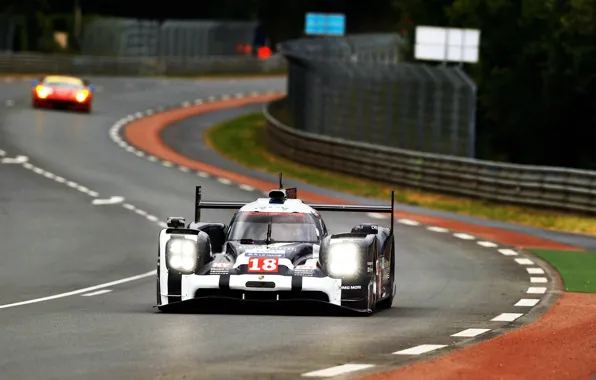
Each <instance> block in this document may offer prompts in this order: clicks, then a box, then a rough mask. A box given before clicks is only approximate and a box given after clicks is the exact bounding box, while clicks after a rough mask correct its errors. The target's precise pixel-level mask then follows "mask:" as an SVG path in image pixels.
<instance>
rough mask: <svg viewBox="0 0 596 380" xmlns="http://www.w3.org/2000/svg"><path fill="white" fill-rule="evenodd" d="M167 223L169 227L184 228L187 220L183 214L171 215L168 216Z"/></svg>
mask: <svg viewBox="0 0 596 380" xmlns="http://www.w3.org/2000/svg"><path fill="white" fill-rule="evenodd" d="M166 224H167V225H168V227H169V228H184V225H185V224H186V220H185V219H184V218H183V217H181V216H171V217H169V218H168V220H167V222H166Z"/></svg>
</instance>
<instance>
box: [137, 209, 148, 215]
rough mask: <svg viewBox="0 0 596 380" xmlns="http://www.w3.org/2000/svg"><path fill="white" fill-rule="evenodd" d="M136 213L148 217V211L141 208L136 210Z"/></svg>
mask: <svg viewBox="0 0 596 380" xmlns="http://www.w3.org/2000/svg"><path fill="white" fill-rule="evenodd" d="M135 213H137V214H139V215H141V216H147V211H145V210H141V209H140V208H137V209H135Z"/></svg>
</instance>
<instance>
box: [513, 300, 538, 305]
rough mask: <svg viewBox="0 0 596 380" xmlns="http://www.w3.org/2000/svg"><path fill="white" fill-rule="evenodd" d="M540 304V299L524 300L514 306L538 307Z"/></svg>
mask: <svg viewBox="0 0 596 380" xmlns="http://www.w3.org/2000/svg"><path fill="white" fill-rule="evenodd" d="M538 302H540V300H539V299H535V298H522V299H521V300H519V301H517V303H516V304H515V305H513V306H529V307H532V306H536V305H537V304H538Z"/></svg>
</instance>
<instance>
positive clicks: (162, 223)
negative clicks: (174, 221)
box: [157, 222, 168, 228]
mask: <svg viewBox="0 0 596 380" xmlns="http://www.w3.org/2000/svg"><path fill="white" fill-rule="evenodd" d="M157 225H158V226H160V227H161V228H168V224H167V223H166V222H159V223H157Z"/></svg>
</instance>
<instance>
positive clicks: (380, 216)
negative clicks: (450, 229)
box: [366, 212, 387, 219]
mask: <svg viewBox="0 0 596 380" xmlns="http://www.w3.org/2000/svg"><path fill="white" fill-rule="evenodd" d="M366 215H367V216H369V217H370V218H373V219H386V218H387V216H386V215H385V214H381V213H378V212H369V213H367V214H366Z"/></svg>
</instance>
